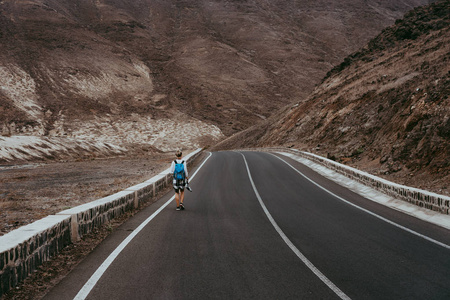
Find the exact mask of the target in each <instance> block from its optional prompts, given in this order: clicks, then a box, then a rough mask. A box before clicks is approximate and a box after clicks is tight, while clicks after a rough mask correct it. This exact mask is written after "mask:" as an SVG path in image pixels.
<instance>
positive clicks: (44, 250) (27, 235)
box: [0, 149, 202, 297]
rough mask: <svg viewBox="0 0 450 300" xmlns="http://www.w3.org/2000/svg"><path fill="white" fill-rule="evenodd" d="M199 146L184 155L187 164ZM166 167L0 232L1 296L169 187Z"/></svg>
mask: <svg viewBox="0 0 450 300" xmlns="http://www.w3.org/2000/svg"><path fill="white" fill-rule="evenodd" d="M201 150H202V149H197V150H196V151H194V152H192V153H190V154H188V155H186V156H185V157H184V160H185V161H186V163H187V164H188V167H189V166H191V165H192V162H193V161H194V160H195V158H196V157H197V156H198V155H199V154H200V153H201ZM171 184H172V175H171V174H169V169H166V170H165V171H163V172H161V173H160V174H158V175H156V176H154V177H152V178H150V179H149V180H147V181H145V182H143V183H140V184H137V185H135V186H132V187H129V188H127V189H126V190H124V191H121V192H118V193H116V194H114V195H110V196H108V197H105V198H101V199H98V200H95V201H92V202H89V203H86V204H82V205H80V206H77V207H74V208H71V209H67V210H64V211H61V212H59V213H57V214H56V215H51V216H48V217H46V218H44V219H41V220H38V221H36V222H33V223H31V224H28V225H25V226H23V227H20V228H18V229H16V230H13V231H11V232H9V233H7V234H5V235H3V236H0V297H1V296H2V295H3V294H4V293H6V292H7V291H9V290H10V289H11V288H14V287H15V286H16V285H17V284H18V283H20V282H21V281H23V280H24V279H25V278H26V277H27V276H28V275H30V274H31V273H32V272H33V271H34V270H36V268H37V267H38V266H40V265H41V264H42V263H43V262H45V261H48V260H49V259H51V257H53V256H55V255H56V254H58V253H59V252H60V251H61V250H62V249H63V248H64V247H66V246H67V245H69V244H71V243H72V242H74V241H77V240H79V239H80V238H82V237H83V236H84V235H85V234H87V233H89V232H91V231H92V230H93V229H94V228H95V227H99V226H101V225H103V224H105V223H107V222H109V221H110V220H111V219H113V218H115V217H118V216H121V215H123V214H124V213H126V212H127V211H130V210H133V209H136V208H138V207H139V206H140V205H142V204H143V203H145V202H148V201H150V200H152V199H154V198H155V197H156V196H157V194H158V192H160V191H162V190H164V189H166V188H168V187H170V186H171Z"/></svg>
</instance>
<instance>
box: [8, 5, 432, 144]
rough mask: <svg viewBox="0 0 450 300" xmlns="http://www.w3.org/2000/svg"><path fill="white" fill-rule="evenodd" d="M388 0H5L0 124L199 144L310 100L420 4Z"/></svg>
mask: <svg viewBox="0 0 450 300" xmlns="http://www.w3.org/2000/svg"><path fill="white" fill-rule="evenodd" d="M394 2H395V3H392V1H389V0H382V1H376V2H370V3H369V4H368V3H367V1H362V0H343V1H331V0H321V1H312V0H307V1H304V0H303V1H291V0H289V1H287V0H272V1H256V0H247V1H244V0H243V1H224V0H215V1H205V0H195V1H194V0H190V1H189V0H184V1H181V0H164V1H161V0H140V1H134V0H133V1H131V0H96V1H94V0H89V1H84V0H83V1H82V0H46V1H43V0H29V1H23V0H14V1H13V0H3V1H1V2H0V86H1V88H0V105H1V109H0V120H1V122H0V130H1V132H3V134H4V135H24V134H25V135H39V136H49V137H53V136H56V137H61V136H64V137H69V138H73V139H79V138H84V139H94V140H97V141H101V142H104V143H112V144H115V145H117V146H121V147H123V146H125V147H127V144H150V145H153V146H154V147H156V148H158V149H161V150H169V149H173V148H174V147H177V146H180V145H181V146H184V147H194V146H198V145H202V144H207V143H210V142H211V141H214V140H217V139H220V138H222V137H223V135H222V133H224V134H225V135H230V134H232V133H235V132H237V131H240V130H242V129H245V128H247V127H248V126H250V125H252V124H254V123H255V122H256V121H258V120H261V119H264V118H266V117H268V116H270V115H271V114H272V113H273V112H274V111H276V110H277V109H278V108H280V107H283V106H284V105H286V104H287V103H290V102H291V101H293V99H297V98H302V97H304V96H306V95H307V94H308V93H309V92H310V91H311V90H312V88H313V86H314V85H315V84H316V83H318V81H319V80H320V78H322V77H323V76H324V75H325V73H326V72H327V71H328V70H329V69H330V68H331V66H333V65H335V64H336V63H338V62H339V61H340V60H341V59H342V58H343V57H345V56H346V55H347V54H349V53H351V52H352V51H354V50H356V49H357V47H359V46H361V45H363V44H364V43H366V42H367V41H368V39H369V37H371V36H374V35H375V34H376V33H377V32H379V30H381V29H382V28H384V27H385V26H386V25H388V24H392V23H393V22H394V20H395V19H397V18H399V17H401V16H402V15H403V13H404V12H406V11H408V10H409V9H411V8H412V7H415V6H417V5H422V4H425V3H427V2H428V1H427V0H404V1H394ZM186 115H189V116H190V117H187V116H186ZM216 126H217V127H216ZM175 128H177V129H178V128H182V129H183V130H184V131H182V132H181V133H178V136H179V135H181V136H184V137H185V140H184V141H181V142H179V141H175V140H174V139H173V136H177V134H176V133H175ZM128 148H129V147H128Z"/></svg>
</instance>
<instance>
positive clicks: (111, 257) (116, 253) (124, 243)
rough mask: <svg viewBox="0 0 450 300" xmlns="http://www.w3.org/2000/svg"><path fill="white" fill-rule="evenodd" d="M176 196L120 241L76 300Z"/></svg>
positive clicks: (87, 293) (84, 295) (87, 292)
mask: <svg viewBox="0 0 450 300" xmlns="http://www.w3.org/2000/svg"><path fill="white" fill-rule="evenodd" d="M211 155H212V153H211V152H210V153H209V156H208V157H207V158H206V159H205V161H204V162H203V163H202V164H201V165H200V167H198V169H197V170H196V171H195V173H194V175H192V176H191V177H190V178H194V177H195V175H196V174H197V172H198V171H199V170H200V169H201V168H202V167H203V165H204V164H205V163H206V161H207V160H208V159H209V158H210V157H211ZM174 198H175V196H172V198H170V199H169V200H167V202H166V203H164V205H163V206H161V207H160V208H159V209H158V210H157V211H155V212H154V213H153V214H152V215H151V216H150V217H148V218H147V219H146V220H145V221H144V222H142V223H141V225H139V227H137V228H136V229H135V230H133V232H132V233H131V234H130V235H129V236H128V237H127V238H126V239H124V240H123V241H122V243H120V245H119V246H117V248H116V249H115V250H114V251H113V252H112V253H111V254H110V255H109V256H108V257H107V258H106V259H105V261H104V262H103V263H102V264H101V265H100V267H98V269H97V270H96V271H95V273H94V274H92V276H91V277H90V278H89V280H88V281H87V282H86V283H85V284H84V286H83V287H82V288H81V289H80V291H79V292H78V294H77V295H76V296H75V298H73V299H74V300H84V299H86V297H87V296H88V295H89V293H90V292H91V290H92V289H93V288H94V286H95V285H96V284H97V282H98V281H99V280H100V278H101V277H102V275H103V274H104V273H105V271H106V270H107V269H108V267H109V266H110V265H111V264H112V262H113V261H114V260H115V259H116V257H117V256H119V254H120V252H122V250H123V249H124V248H125V247H126V246H127V245H128V244H129V243H130V242H131V240H132V239H133V238H134V237H135V236H136V235H138V233H139V232H140V231H141V230H142V229H143V228H144V227H145V226H146V225H147V224H148V223H149V222H150V221H151V220H153V218H155V217H156V216H157V215H158V214H159V213H160V212H161V211H162V210H163V209H164V208H165V207H166V206H167V205H169V204H170V203H171V202H172V201H173V199H174Z"/></svg>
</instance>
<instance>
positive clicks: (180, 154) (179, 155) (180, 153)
mask: <svg viewBox="0 0 450 300" xmlns="http://www.w3.org/2000/svg"><path fill="white" fill-rule="evenodd" d="M175 155H176V157H181V156H182V155H183V152H181V150H177V152H176V153H175Z"/></svg>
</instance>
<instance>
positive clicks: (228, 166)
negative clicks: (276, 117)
mask: <svg viewBox="0 0 450 300" xmlns="http://www.w3.org/2000/svg"><path fill="white" fill-rule="evenodd" d="M280 158H281V159H280ZM190 171H191V172H190V173H191V174H193V171H194V170H190ZM302 174H304V175H305V176H307V177H308V178H310V179H306V178H305V177H304V176H303V175H302ZM191 187H192V188H193V192H192V193H188V192H186V193H187V194H186V199H185V206H186V210H184V211H176V210H175V202H174V201H173V200H172V201H170V199H171V197H172V196H173V193H170V194H168V195H166V196H164V197H163V198H162V199H160V200H159V201H158V202H156V203H155V204H153V205H151V206H149V207H148V208H146V209H144V210H142V211H141V212H140V213H138V214H136V215H135V216H134V217H133V218H131V219H130V220H129V221H127V222H126V223H124V224H123V225H122V226H121V227H119V228H118V230H116V231H114V232H113V233H112V234H111V235H110V236H109V237H108V238H107V239H106V240H105V241H104V242H103V243H102V244H100V246H99V247H97V248H96V249H95V250H94V251H93V253H92V254H91V255H90V256H88V257H87V258H86V259H85V260H84V261H83V262H82V263H80V264H79V265H78V266H77V267H76V268H75V269H74V270H73V271H72V272H71V273H70V274H69V275H68V276H67V277H66V278H65V279H64V280H62V281H61V282H60V284H59V285H57V286H56V287H55V288H54V289H52V290H51V291H50V292H49V293H48V294H47V296H46V298H45V299H59V300H61V299H74V298H75V297H77V299H108V300H113V299H450V285H449V282H450V247H449V246H448V245H450V232H449V231H448V230H445V229H443V228H440V227H437V226H435V225H431V224H428V223H426V222H423V221H420V220H418V219H415V218H413V217H410V216H408V215H405V214H402V213H400V212H398V211H395V210H392V209H389V208H386V207H384V206H382V205H379V204H377V203H375V202H372V201H370V200H367V199H364V198H362V197H361V196H359V195H356V194H355V193H353V192H351V191H348V190H346V189H344V188H343V187H341V186H339V185H337V184H335V183H334V182H331V181H329V180H327V179H325V178H323V177H321V176H320V175H318V174H317V173H315V172H314V171H312V170H310V169H308V168H306V167H305V166H303V165H301V164H300V163H298V162H295V161H293V160H290V159H288V158H286V157H283V156H281V155H277V156H276V155H273V154H269V153H260V152H215V153H212V154H211V156H210V157H209V158H208V159H207V160H206V161H205V162H204V164H203V165H201V166H200V167H199V168H198V172H197V173H196V174H195V178H192V180H191ZM330 192H331V193H330ZM347 201H348V202H347ZM368 211H370V212H371V213H368ZM142 223H144V224H143V225H141V224H142Z"/></svg>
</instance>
